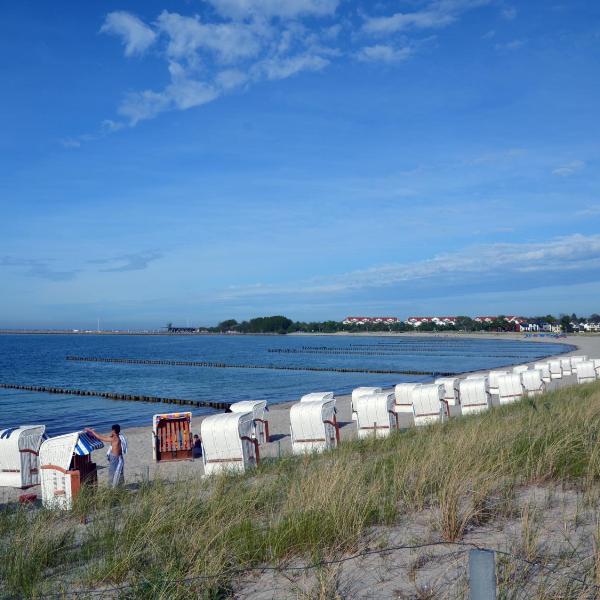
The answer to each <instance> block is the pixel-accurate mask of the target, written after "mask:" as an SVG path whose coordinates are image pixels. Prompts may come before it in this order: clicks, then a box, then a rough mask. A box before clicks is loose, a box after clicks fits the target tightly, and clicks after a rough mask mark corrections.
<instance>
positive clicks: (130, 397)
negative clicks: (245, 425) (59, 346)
mask: <svg viewBox="0 0 600 600" xmlns="http://www.w3.org/2000/svg"><path fill="white" fill-rule="evenodd" d="M0 388H3V389H7V390H24V391H28V392H44V393H46V394H61V395H62V394H68V395H71V396H97V397H99V398H108V399H109V400H125V401H128V402H155V403H159V402H162V403H163V404H178V405H180V406H195V407H197V408H215V409H217V410H227V409H228V408H229V407H230V406H231V404H230V403H229V402H213V401H211V400H184V399H181V398H162V397H160V396H143V395H139V394H121V393H119V392H97V391H93V390H74V389H69V388H59V387H49V386H44V385H19V384H16V383H0Z"/></svg>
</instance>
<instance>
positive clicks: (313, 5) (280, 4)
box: [207, 0, 339, 19]
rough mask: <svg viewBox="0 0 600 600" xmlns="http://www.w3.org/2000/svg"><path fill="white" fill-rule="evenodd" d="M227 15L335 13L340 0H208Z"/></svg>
mask: <svg viewBox="0 0 600 600" xmlns="http://www.w3.org/2000/svg"><path fill="white" fill-rule="evenodd" d="M207 1H208V2H209V3H210V4H212V6H214V8H215V9H216V10H217V11H218V12H219V13H220V14H221V15H223V16H225V17H232V18H237V19H245V18H247V17H249V16H262V17H269V18H270V17H283V18H287V19H289V18H294V17H298V16H307V15H312V16H324V15H330V14H333V13H334V12H335V10H336V8H337V7H338V4H339V0H207Z"/></svg>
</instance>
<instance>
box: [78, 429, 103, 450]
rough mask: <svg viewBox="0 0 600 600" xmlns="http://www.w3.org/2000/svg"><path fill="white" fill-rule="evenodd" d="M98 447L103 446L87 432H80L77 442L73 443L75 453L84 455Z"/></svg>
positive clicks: (98, 448)
mask: <svg viewBox="0 0 600 600" xmlns="http://www.w3.org/2000/svg"><path fill="white" fill-rule="evenodd" d="M100 448H104V444H103V443H102V441H101V440H99V439H98V438H97V437H94V436H91V435H89V434H87V433H80V434H79V439H78V440H77V444H75V454H77V456H85V455H86V454H91V453H92V452H93V451H94V450H100Z"/></svg>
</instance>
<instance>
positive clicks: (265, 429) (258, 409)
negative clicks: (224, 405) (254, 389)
mask: <svg viewBox="0 0 600 600" xmlns="http://www.w3.org/2000/svg"><path fill="white" fill-rule="evenodd" d="M229 408H230V410H231V411H232V412H242V413H246V412H251V413H252V437H253V438H254V439H255V440H258V443H259V444H267V443H268V442H269V421H268V419H267V411H268V410H269V409H268V408H267V401H266V400H241V401H240V402H234V403H233V404H232V405H231V406H230V407H229Z"/></svg>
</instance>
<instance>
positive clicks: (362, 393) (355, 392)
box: [350, 387, 383, 421]
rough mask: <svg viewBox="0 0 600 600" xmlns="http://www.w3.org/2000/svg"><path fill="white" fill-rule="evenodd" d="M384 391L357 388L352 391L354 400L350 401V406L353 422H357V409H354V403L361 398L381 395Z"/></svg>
mask: <svg viewBox="0 0 600 600" xmlns="http://www.w3.org/2000/svg"><path fill="white" fill-rule="evenodd" d="M382 391H383V390H382V389H381V388H380V387H357V388H355V389H353V390H352V398H351V400H350V404H351V407H352V420H353V421H356V409H355V408H354V403H355V402H356V399H357V398H360V397H361V396H370V395H371V394H380V393H381V392H382Z"/></svg>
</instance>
